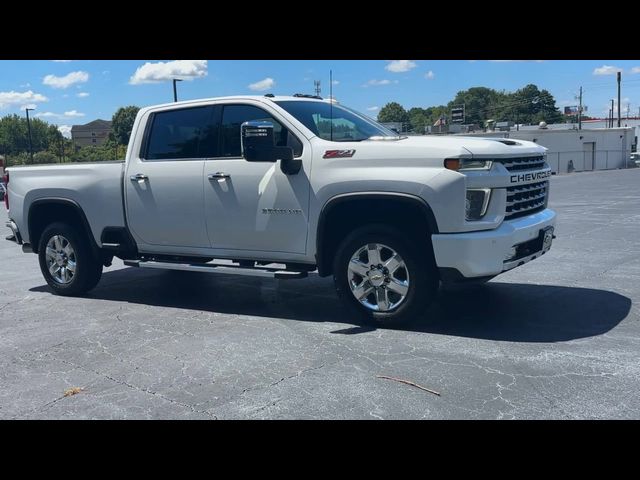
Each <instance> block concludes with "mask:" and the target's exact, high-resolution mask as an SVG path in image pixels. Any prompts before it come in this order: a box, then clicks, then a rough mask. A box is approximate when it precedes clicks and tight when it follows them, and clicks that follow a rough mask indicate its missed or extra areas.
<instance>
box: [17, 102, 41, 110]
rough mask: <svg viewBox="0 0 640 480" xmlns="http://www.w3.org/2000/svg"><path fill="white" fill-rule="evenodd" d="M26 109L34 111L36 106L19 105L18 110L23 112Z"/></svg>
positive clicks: (30, 104) (28, 104)
mask: <svg viewBox="0 0 640 480" xmlns="http://www.w3.org/2000/svg"><path fill="white" fill-rule="evenodd" d="M27 108H29V109H31V110H34V109H36V108H38V106H37V105H36V104H35V103H27V104H26V105H20V110H25V109H27Z"/></svg>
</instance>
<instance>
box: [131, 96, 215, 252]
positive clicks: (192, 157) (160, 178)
mask: <svg viewBox="0 0 640 480" xmlns="http://www.w3.org/2000/svg"><path fill="white" fill-rule="evenodd" d="M213 111H214V108H213V107H212V106H203V107H189V108H184V107H183V108H176V109H172V110H164V111H160V112H156V113H151V114H150V117H149V119H148V120H147V127H146V132H145V137H144V141H143V142H142V147H141V148H140V151H139V152H136V154H134V155H132V156H131V158H130V159H129V163H128V166H127V171H126V173H125V180H124V182H125V203H126V211H127V220H128V225H129V229H130V230H131V233H132V234H133V236H134V238H135V240H136V241H137V242H138V245H139V246H140V247H141V250H143V251H151V252H153V251H161V252H162V253H185V252H186V250H185V248H186V249H187V250H188V249H189V248H207V249H208V248H210V245H209V237H208V236H207V229H206V224H205V215H204V193H203V182H204V181H203V168H204V158H206V157H211V152H210V151H209V149H210V147H211V145H212V144H214V143H215V136H216V131H215V128H214V124H213V123H212V117H213Z"/></svg>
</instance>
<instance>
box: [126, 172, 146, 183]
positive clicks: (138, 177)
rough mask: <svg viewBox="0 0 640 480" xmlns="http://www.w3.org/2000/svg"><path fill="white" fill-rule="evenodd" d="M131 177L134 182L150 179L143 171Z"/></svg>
mask: <svg viewBox="0 0 640 480" xmlns="http://www.w3.org/2000/svg"><path fill="white" fill-rule="evenodd" d="M129 179H130V180H131V181H132V182H138V183H142V182H146V181H147V180H149V177H147V176H146V175H143V174H142V173H138V174H137V175H131V176H130V177H129Z"/></svg>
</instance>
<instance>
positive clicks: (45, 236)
mask: <svg viewBox="0 0 640 480" xmlns="http://www.w3.org/2000/svg"><path fill="white" fill-rule="evenodd" d="M38 259H39V262H40V270H41V271H42V276H43V277H44V279H45V280H46V281H47V284H48V285H49V286H50V287H51V289H52V290H53V292H54V293H55V294H57V295H64V296H75V295H82V294H84V293H86V292H88V291H89V290H91V289H92V288H94V287H95V286H96V285H97V284H98V282H99V281H100V277H101V276H102V261H101V260H100V259H99V258H97V256H96V255H95V253H94V252H93V250H92V248H91V245H90V243H89V239H88V238H87V236H86V235H85V234H84V233H83V232H80V231H78V229H76V228H74V227H72V226H71V225H68V224H66V223H62V222H56V223H52V224H51V225H49V226H48V227H47V228H45V230H44V232H42V235H41V236H40V245H39V247H38Z"/></svg>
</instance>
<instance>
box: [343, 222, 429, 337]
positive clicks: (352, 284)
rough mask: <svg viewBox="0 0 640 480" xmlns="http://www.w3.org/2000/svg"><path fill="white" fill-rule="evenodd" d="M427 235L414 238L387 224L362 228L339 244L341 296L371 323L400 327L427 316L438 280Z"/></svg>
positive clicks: (352, 308)
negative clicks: (416, 240) (426, 312)
mask: <svg viewBox="0 0 640 480" xmlns="http://www.w3.org/2000/svg"><path fill="white" fill-rule="evenodd" d="M430 248H431V247H430V242H429V241H428V239H426V238H425V239H422V240H421V241H419V242H414V241H412V239H410V238H407V235H406V234H403V233H402V232H401V231H400V230H398V229H395V228H391V227H387V226H384V225H371V226H367V227H363V228H360V229H358V230H356V231H354V232H353V233H351V234H350V235H348V236H347V238H345V240H344V241H343V242H342V244H341V245H340V246H339V248H338V251H337V254H336V257H335V261H334V265H333V272H334V282H335V286H336V291H337V293H338V296H339V297H340V298H341V299H342V300H343V301H344V302H345V303H346V305H347V306H348V307H349V308H350V309H351V310H353V311H355V312H357V313H358V314H359V315H360V316H362V317H363V318H364V320H365V321H366V322H367V323H370V324H373V325H376V326H398V325H401V324H408V323H411V322H413V321H416V320H418V319H422V318H423V317H424V313H425V311H426V309H427V308H428V307H429V305H430V304H431V303H432V301H433V299H434V298H435V296H436V293H437V290H438V285H439V278H438V274H437V269H436V267H435V262H434V260H433V254H432V252H431V250H430Z"/></svg>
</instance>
